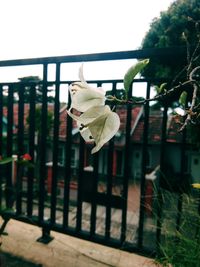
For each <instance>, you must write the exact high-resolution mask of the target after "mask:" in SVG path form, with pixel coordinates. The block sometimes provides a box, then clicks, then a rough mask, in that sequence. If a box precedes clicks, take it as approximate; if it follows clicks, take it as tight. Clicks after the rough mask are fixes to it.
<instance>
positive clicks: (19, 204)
mask: <svg viewBox="0 0 200 267" xmlns="http://www.w3.org/2000/svg"><path fill="white" fill-rule="evenodd" d="M17 136H18V140H17V143H18V158H19V159H20V157H21V156H22V155H23V153H24V149H23V147H24V85H21V86H20V87H19V102H18V132H17ZM22 168H23V166H20V165H19V166H18V169H17V181H16V211H17V214H20V213H21V211H22V192H21V190H22V176H23V169H22Z"/></svg>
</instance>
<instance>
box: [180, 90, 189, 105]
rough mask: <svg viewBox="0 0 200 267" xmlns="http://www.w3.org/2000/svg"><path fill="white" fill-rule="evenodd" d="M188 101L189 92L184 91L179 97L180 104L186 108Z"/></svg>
mask: <svg viewBox="0 0 200 267" xmlns="http://www.w3.org/2000/svg"><path fill="white" fill-rule="evenodd" d="M186 99H187V92H186V91H183V92H182V93H181V95H180V97H179V103H180V104H181V105H182V106H183V107H185V104H186Z"/></svg>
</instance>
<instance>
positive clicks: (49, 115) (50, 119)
mask: <svg viewBox="0 0 200 267" xmlns="http://www.w3.org/2000/svg"><path fill="white" fill-rule="evenodd" d="M41 117H42V109H41V107H37V108H36V110H35V127H36V131H37V132H38V133H39V134H40V133H41V129H42V125H41V123H42V119H41ZM29 120H30V118H29V116H28V117H27V123H28V124H29ZM52 127H53V113H52V112H50V111H48V113H47V135H49V133H50V131H51V129H52Z"/></svg>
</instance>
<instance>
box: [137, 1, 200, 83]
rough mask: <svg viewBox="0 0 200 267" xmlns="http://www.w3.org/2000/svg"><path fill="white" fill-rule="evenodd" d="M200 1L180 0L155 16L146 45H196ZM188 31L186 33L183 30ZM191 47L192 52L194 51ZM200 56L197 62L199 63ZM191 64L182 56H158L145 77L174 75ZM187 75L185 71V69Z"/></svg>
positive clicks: (143, 45) (146, 71) (143, 44)
mask: <svg viewBox="0 0 200 267" xmlns="http://www.w3.org/2000/svg"><path fill="white" fill-rule="evenodd" d="M199 21H200V1H199V0H177V1H175V2H174V3H173V4H172V5H171V6H170V7H169V9H168V10H167V11H165V12H161V14H160V17H159V18H155V19H154V20H153V22H152V24H151V26H150V30H149V32H148V33H147V34H146V36H145V38H144V39H143V43H142V48H166V47H179V46H186V43H188V44H190V45H194V46H195V45H196V44H197V43H198V41H199V24H198V22H199ZM183 33H184V34H183ZM192 49H193V48H192V47H190V50H191V51H190V53H192ZM199 63H200V62H199V59H198V60H197V62H196V64H197V65H198V64H199ZM186 64H187V59H186V57H185V58H182V59H179V60H176V58H170V57H169V56H168V57H165V58H156V59H152V60H151V62H150V64H149V65H148V66H147V68H145V70H144V71H143V75H144V76H145V77H151V78H159V79H160V78H174V77H175V76H176V75H177V74H178V73H179V72H180V71H182V69H183V67H184V66H185V65H186ZM182 75H183V76H184V75H185V73H184V72H183V73H182Z"/></svg>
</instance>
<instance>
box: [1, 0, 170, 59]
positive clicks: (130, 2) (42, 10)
mask: <svg viewBox="0 0 200 267" xmlns="http://www.w3.org/2000/svg"><path fill="white" fill-rule="evenodd" d="M172 2H173V1H172V0H101V1H100V0H99V1H97V0H0V10H1V15H0V25H1V28H0V34H1V42H0V59H1V60H2V59H14V58H30V57H44V56H57V55H68V54H80V53H93V52H106V51H121V50H133V49H137V48H138V47H139V46H140V44H141V41H142V39H143V37H144V35H145V33H146V32H147V31H148V29H149V25H150V23H151V21H152V19H153V18H154V17H158V16H159V14H160V11H163V10H166V9H167V8H168V7H169V5H170V3H172Z"/></svg>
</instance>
